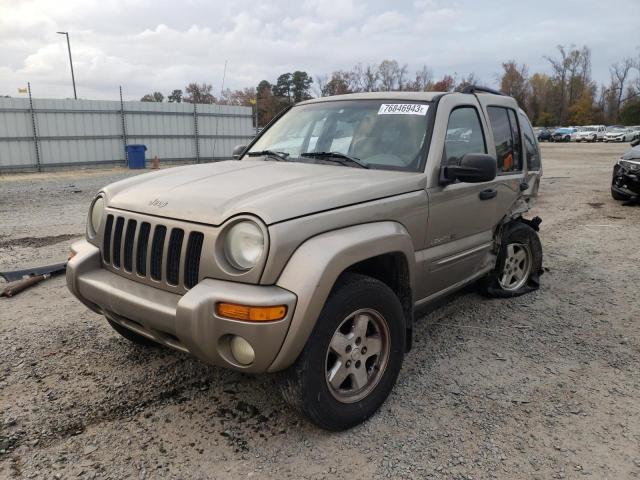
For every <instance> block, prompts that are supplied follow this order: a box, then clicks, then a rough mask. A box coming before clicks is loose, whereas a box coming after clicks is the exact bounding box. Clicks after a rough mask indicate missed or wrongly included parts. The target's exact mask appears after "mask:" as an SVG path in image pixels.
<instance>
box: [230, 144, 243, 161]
mask: <svg viewBox="0 0 640 480" xmlns="http://www.w3.org/2000/svg"><path fill="white" fill-rule="evenodd" d="M246 149H247V146H246V145H236V146H235V147H233V154H232V156H233V159H234V160H238V159H239V158H240V157H241V156H242V154H243V153H244V151H245V150H246Z"/></svg>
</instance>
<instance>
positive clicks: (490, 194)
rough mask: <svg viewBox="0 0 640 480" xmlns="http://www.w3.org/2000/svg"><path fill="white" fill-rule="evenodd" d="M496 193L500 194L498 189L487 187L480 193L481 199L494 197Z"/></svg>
mask: <svg viewBox="0 0 640 480" xmlns="http://www.w3.org/2000/svg"><path fill="white" fill-rule="evenodd" d="M496 195H498V191H497V190H496V189H495V188H487V189H486V190H482V191H481V192H480V193H479V194H478V196H479V197H480V200H489V199H491V198H494V197H495V196H496Z"/></svg>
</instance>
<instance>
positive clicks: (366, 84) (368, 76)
mask: <svg viewBox="0 0 640 480" xmlns="http://www.w3.org/2000/svg"><path fill="white" fill-rule="evenodd" d="M379 79H380V71H379V70H378V67H376V66H375V65H367V68H365V70H364V72H363V77H362V80H363V90H364V91H365V92H375V91H377V90H378V80H379Z"/></svg>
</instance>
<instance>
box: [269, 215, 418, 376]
mask: <svg viewBox="0 0 640 480" xmlns="http://www.w3.org/2000/svg"><path fill="white" fill-rule="evenodd" d="M385 265H386V266H392V267H393V268H394V269H395V268H397V269H398V270H394V271H393V273H391V274H389V275H384V271H383V270H384V266H385ZM414 269H415V253H414V247H413V243H412V240H411V236H410V235H409V232H408V231H407V230H406V229H405V227H404V226H403V225H401V224H400V223H398V222H392V221H386V222H375V223H366V224H361V225H355V226H351V227H347V228H343V229H338V230H333V231H331V232H326V233H323V234H320V235H317V236H315V237H313V238H311V239H309V240H307V241H306V242H304V243H303V244H302V245H301V246H300V247H298V249H297V250H296V251H295V252H294V254H293V255H292V257H291V258H290V259H289V262H288V263H287V265H286V266H285V268H284V270H283V272H282V274H281V275H280V277H279V279H278V281H277V282H276V284H277V285H278V286H280V287H282V288H285V289H287V290H290V291H292V292H293V293H295V294H296V295H297V297H298V301H297V305H296V311H295V312H294V315H293V318H292V320H291V325H290V327H289V331H288V332H287V335H286V337H285V340H284V343H283V345H282V348H281V349H280V352H279V353H278V355H277V357H276V359H275V360H274V362H273V363H272V364H271V366H270V367H269V368H268V371H270V372H274V371H278V370H282V369H284V368H287V367H288V366H290V365H291V364H292V363H293V362H294V361H295V359H296V358H297V357H298V355H299V354H300V352H301V351H302V349H303V348H304V345H305V344H306V342H307V340H308V339H309V335H310V334H311V331H312V330H313V327H314V326H315V323H316V321H317V319H318V317H319V315H320V313H321V311H322V308H323V306H324V304H325V302H326V299H327V298H328V296H329V293H330V292H331V290H332V288H333V287H334V285H335V283H336V282H337V281H338V279H339V278H340V276H341V275H343V274H344V273H345V272H348V271H352V272H357V273H364V272H369V274H370V275H371V276H372V277H374V278H378V279H379V280H380V281H382V282H383V283H385V284H387V285H389V286H390V288H391V289H392V290H394V292H396V294H397V295H398V293H399V294H400V295H402V298H400V295H399V298H400V302H401V304H402V306H403V310H404V311H405V315H406V314H407V312H410V313H409V315H408V316H407V318H406V320H407V324H408V325H410V324H411V323H412V319H413V294H412V288H411V287H412V286H413V285H414V279H415V272H414ZM365 274H366V273H365ZM403 282H404V283H403ZM408 328H410V327H408ZM407 339H408V340H410V339H411V336H410V332H409V333H408V338H407Z"/></svg>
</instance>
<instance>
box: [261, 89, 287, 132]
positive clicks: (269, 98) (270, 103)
mask: <svg viewBox="0 0 640 480" xmlns="http://www.w3.org/2000/svg"><path fill="white" fill-rule="evenodd" d="M273 92H274V86H273V85H272V84H271V83H270V82H268V81H267V80H262V81H261V82H260V83H259V84H258V87H257V88H256V101H257V103H256V105H257V108H258V125H259V126H262V127H264V126H265V125H266V124H268V123H269V122H270V121H271V120H272V119H273V117H275V116H276V115H277V114H278V113H279V112H280V111H281V110H282V109H283V108H286V107H287V106H288V105H289V101H288V99H286V98H282V97H276V96H275V95H274V93H273Z"/></svg>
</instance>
